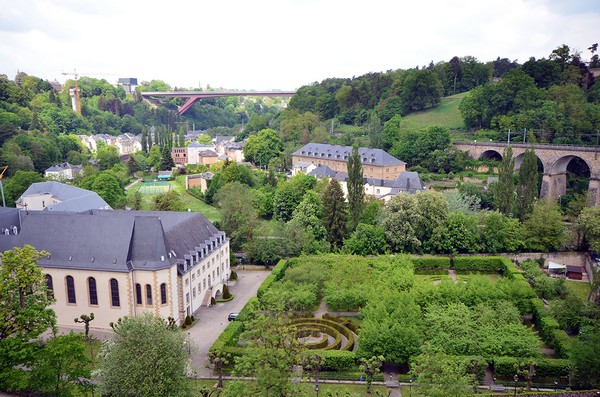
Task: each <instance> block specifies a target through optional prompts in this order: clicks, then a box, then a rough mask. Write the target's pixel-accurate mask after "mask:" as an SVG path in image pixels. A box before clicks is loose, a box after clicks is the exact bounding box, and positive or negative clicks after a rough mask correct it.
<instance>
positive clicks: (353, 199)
mask: <svg viewBox="0 0 600 397" xmlns="http://www.w3.org/2000/svg"><path fill="white" fill-rule="evenodd" d="M347 186H348V206H349V209H350V229H351V230H354V229H356V226H357V225H358V222H360V218H361V216H362V212H363V210H364V208H365V187H364V179H363V166H362V162H361V160H360V154H358V145H354V146H353V147H352V154H351V155H350V157H348V179H347Z"/></svg>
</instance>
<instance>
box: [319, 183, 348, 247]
mask: <svg viewBox="0 0 600 397" xmlns="http://www.w3.org/2000/svg"><path fill="white" fill-rule="evenodd" d="M347 222H348V206H347V204H346V200H345V199H344V192H343V191H342V187H341V186H340V183H339V182H338V181H337V180H336V179H331V180H330V181H329V184H328V185H327V188H325V191H324V192H323V226H325V230H327V241H329V243H330V244H331V245H332V246H333V247H336V248H338V249H339V248H341V247H342V244H343V242H344V238H345V237H346V235H347V226H346V225H347Z"/></svg>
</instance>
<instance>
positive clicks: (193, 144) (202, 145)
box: [187, 142, 215, 150]
mask: <svg viewBox="0 0 600 397" xmlns="http://www.w3.org/2000/svg"><path fill="white" fill-rule="evenodd" d="M187 147H189V148H190V147H191V148H204V149H210V150H213V149H214V148H215V145H204V144H202V143H198V142H192V143H190V144H189V145H187Z"/></svg>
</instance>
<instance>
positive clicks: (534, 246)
mask: <svg viewBox="0 0 600 397" xmlns="http://www.w3.org/2000/svg"><path fill="white" fill-rule="evenodd" d="M524 227H525V236H526V246H527V248H529V249H530V250H532V251H534V252H548V251H556V250H558V248H559V247H560V245H561V244H562V243H563V242H564V241H565V226H564V223H563V217H562V214H561V213H560V210H559V208H558V205H556V204H555V203H551V202H549V201H548V200H540V201H538V202H537V203H535V204H534V205H533V210H532V211H531V214H529V216H528V217H527V219H526V220H525V222H524Z"/></svg>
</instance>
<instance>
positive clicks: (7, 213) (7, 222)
mask: <svg viewBox="0 0 600 397" xmlns="http://www.w3.org/2000/svg"><path fill="white" fill-rule="evenodd" d="M14 226H16V227H17V231H20V230H21V225H20V221H19V210H18V209H17V208H8V207H0V232H1V233H2V234H4V232H5V231H6V229H8V230H9V233H13V227H14Z"/></svg>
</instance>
